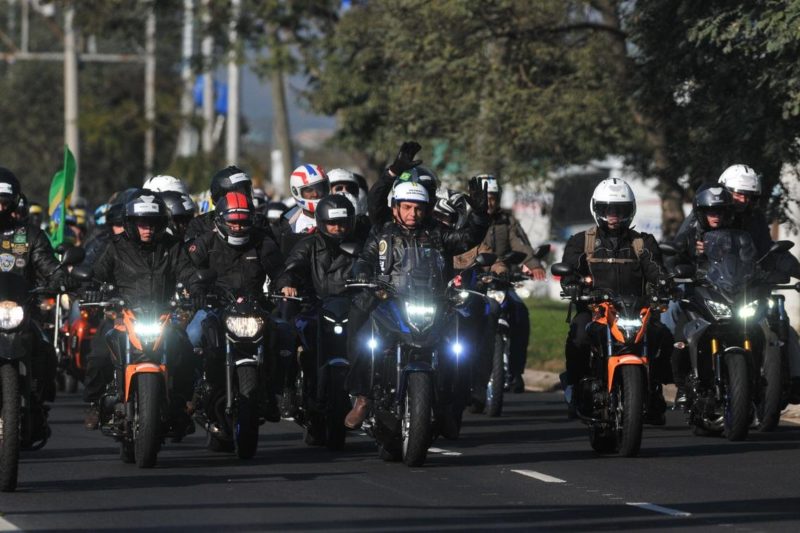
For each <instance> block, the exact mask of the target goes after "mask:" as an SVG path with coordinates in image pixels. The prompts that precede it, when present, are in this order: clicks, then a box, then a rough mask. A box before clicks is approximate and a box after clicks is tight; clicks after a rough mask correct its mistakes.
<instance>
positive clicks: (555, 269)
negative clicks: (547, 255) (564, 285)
mask: <svg viewBox="0 0 800 533" xmlns="http://www.w3.org/2000/svg"><path fill="white" fill-rule="evenodd" d="M573 272H575V269H573V268H572V265H568V264H566V263H555V264H554V265H552V266H551V267H550V273H551V274H553V275H554V276H561V277H563V276H569V275H570V274H572V273H573Z"/></svg>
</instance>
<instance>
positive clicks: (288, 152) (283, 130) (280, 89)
mask: <svg viewBox="0 0 800 533" xmlns="http://www.w3.org/2000/svg"><path fill="white" fill-rule="evenodd" d="M271 85H272V139H273V145H272V147H273V152H274V150H275V148H277V149H278V150H279V151H280V161H281V165H279V166H281V167H283V173H284V175H282V176H275V175H274V173H273V176H272V183H273V184H274V185H275V187H276V188H280V189H279V192H280V193H281V194H282V195H283V196H284V197H288V196H289V180H288V179H287V177H286V175H287V174H288V173H289V172H291V171H292V169H293V168H294V161H293V159H294V158H293V157H292V156H293V154H292V138H291V136H290V134H289V112H288V110H287V109H286V91H285V89H284V86H283V71H281V70H280V69H279V68H276V69H275V70H274V71H273V72H272V74H271ZM273 168H275V167H273Z"/></svg>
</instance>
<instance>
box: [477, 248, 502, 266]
mask: <svg viewBox="0 0 800 533" xmlns="http://www.w3.org/2000/svg"><path fill="white" fill-rule="evenodd" d="M495 261H497V256H496V255H495V254H492V253H489V252H483V253H480V254H478V255H477V256H476V257H475V264H476V265H478V266H482V267H488V266H492V265H493V264H494V263H495Z"/></svg>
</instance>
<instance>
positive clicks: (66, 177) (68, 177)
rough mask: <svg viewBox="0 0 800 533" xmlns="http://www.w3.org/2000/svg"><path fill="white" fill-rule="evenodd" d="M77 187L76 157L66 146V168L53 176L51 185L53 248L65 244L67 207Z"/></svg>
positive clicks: (50, 212) (51, 236)
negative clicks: (73, 190) (74, 187)
mask: <svg viewBox="0 0 800 533" xmlns="http://www.w3.org/2000/svg"><path fill="white" fill-rule="evenodd" d="M74 185H75V156H73V155H72V152H70V150H69V146H66V145H64V168H62V169H61V170H59V171H58V172H56V173H55V175H54V176H53V181H52V182H51V183H50V204H49V206H48V212H49V214H50V227H51V228H52V230H51V234H50V242H51V243H52V245H53V248H55V247H57V246H58V245H59V244H61V243H62V242H64V227H65V226H66V225H67V207H69V201H70V199H71V198H72V188H73V186H74Z"/></svg>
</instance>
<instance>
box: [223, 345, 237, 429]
mask: <svg viewBox="0 0 800 533" xmlns="http://www.w3.org/2000/svg"><path fill="white" fill-rule="evenodd" d="M235 366H236V365H235V364H234V361H233V346H232V345H231V340H230V339H228V338H227V336H226V339H225V414H226V415H228V416H230V415H231V413H232V412H233V370H234V368H235Z"/></svg>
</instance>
